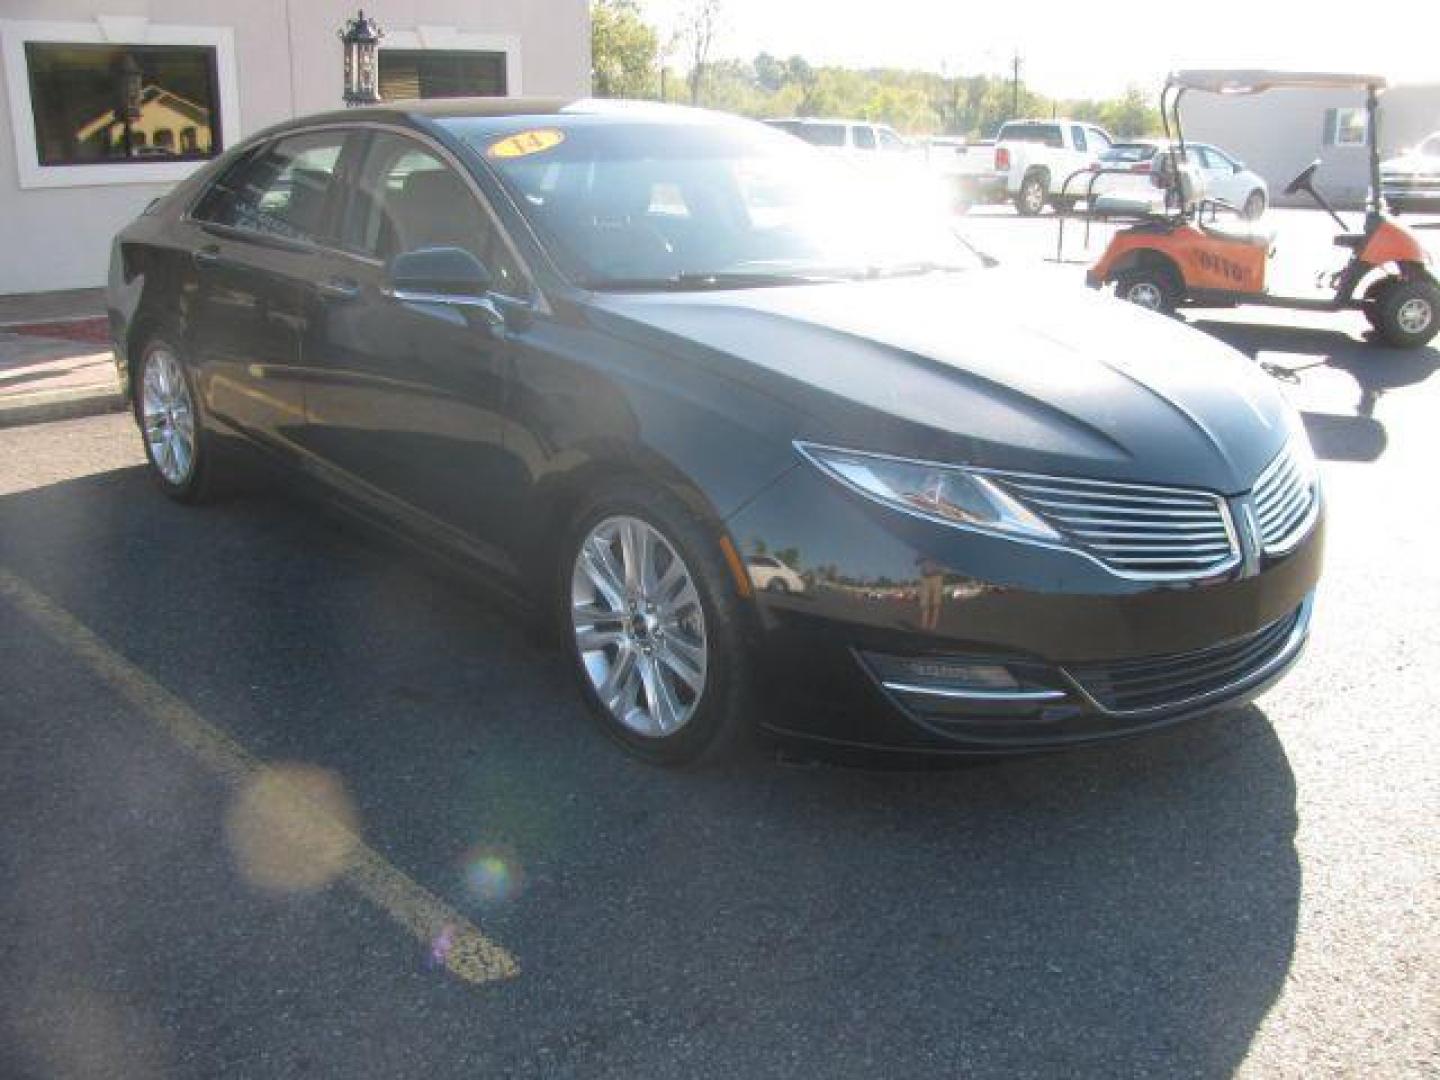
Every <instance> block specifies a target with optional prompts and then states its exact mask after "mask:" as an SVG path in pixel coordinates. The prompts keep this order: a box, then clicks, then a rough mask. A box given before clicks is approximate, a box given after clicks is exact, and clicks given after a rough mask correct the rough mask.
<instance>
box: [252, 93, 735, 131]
mask: <svg viewBox="0 0 1440 1080" xmlns="http://www.w3.org/2000/svg"><path fill="white" fill-rule="evenodd" d="M532 116H533V117H537V118H539V117H548V118H550V119H551V121H552V122H559V121H561V120H563V119H564V118H567V117H577V118H578V117H586V118H593V119H596V120H600V121H601V122H603V121H604V120H606V119H610V118H613V119H615V120H617V121H618V120H639V119H668V120H675V121H680V120H685V119H690V120H705V121H708V122H726V121H729V122H734V123H744V122H745V121H742V120H740V119H739V118H738V117H734V116H731V115H730V114H728V113H720V112H716V111H714V110H711V109H695V108H691V107H690V106H688V105H666V104H661V103H659V102H655V101H625V100H620V99H613V98H588V97H587V98H567V97H451V98H425V99H416V100H410V101H387V102H383V103H381V104H379V105H363V106H360V107H358V108H352V109H335V110H332V111H330V112H323V113H310V114H308V115H305V116H297V117H294V118H293V119H290V120H286V121H283V122H282V123H279V124H276V125H274V126H273V127H270V128H267V129H266V130H265V131H263V132H260V133H258V135H257V136H256V138H259V137H262V136H264V137H269V136H273V135H276V134H279V133H283V132H285V131H288V130H290V129H293V128H303V127H313V126H315V125H317V124H321V125H323V124H343V123H362V122H366V121H369V122H380V123H392V124H393V123H399V124H424V123H425V122H426V121H436V120H454V119H462V118H469V117H473V118H475V119H496V120H504V119H515V118H521V117H532Z"/></svg>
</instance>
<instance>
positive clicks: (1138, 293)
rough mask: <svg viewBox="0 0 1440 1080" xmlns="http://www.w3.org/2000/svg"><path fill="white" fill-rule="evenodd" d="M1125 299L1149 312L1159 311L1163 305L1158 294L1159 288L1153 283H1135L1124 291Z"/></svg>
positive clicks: (1162, 298)
mask: <svg viewBox="0 0 1440 1080" xmlns="http://www.w3.org/2000/svg"><path fill="white" fill-rule="evenodd" d="M1125 299H1126V300H1129V301H1130V302H1131V303H1132V304H1138V305H1140V306H1141V307H1142V308H1145V309H1147V310H1149V311H1159V310H1160V307H1161V305H1162V304H1163V303H1164V297H1163V296H1161V294H1160V286H1158V285H1156V284H1155V283H1154V282H1153V281H1137V282H1135V284H1133V285H1131V286H1130V288H1128V289H1126V290H1125Z"/></svg>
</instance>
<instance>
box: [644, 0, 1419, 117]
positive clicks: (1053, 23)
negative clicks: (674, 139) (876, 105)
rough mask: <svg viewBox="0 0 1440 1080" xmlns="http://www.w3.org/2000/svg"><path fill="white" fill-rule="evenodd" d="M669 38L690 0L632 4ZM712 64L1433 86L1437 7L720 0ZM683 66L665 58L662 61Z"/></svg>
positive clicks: (1065, 80) (1297, 1) (1042, 86)
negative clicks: (1257, 76)
mask: <svg viewBox="0 0 1440 1080" xmlns="http://www.w3.org/2000/svg"><path fill="white" fill-rule="evenodd" d="M641 2H642V6H643V7H644V8H645V11H646V14H647V17H648V18H649V20H650V22H651V23H652V24H653V25H655V26H656V27H657V28H658V29H659V30H660V31H661V40H662V41H664V39H665V36H666V34H667V32H668V31H669V30H670V28H672V27H673V26H674V25H676V22H677V14H679V13H683V12H684V11H686V10H687V9H688V8H689V7H690V6H691V4H692V0H641ZM721 3H722V13H723V14H722V21H721V33H720V37H719V39H718V41H717V43H716V47H715V53H714V54H715V55H716V56H735V57H745V58H749V57H752V56H754V55H755V54H756V53H757V52H761V51H764V52H769V53H773V54H775V55H777V56H781V57H785V56H789V55H791V54H792V53H800V54H802V55H804V56H805V57H806V58H807V59H808V60H810V61H811V62H812V63H829V64H844V65H846V66H850V67H867V66H876V67H915V68H925V69H928V70H931V71H940V70H941V69H942V65H943V66H944V67H945V69H947V70H949V71H951V72H958V73H962V74H967V75H968V74H975V73H985V72H989V73H994V74H1001V73H1004V74H1007V75H1008V73H1009V66H1010V56H1011V54H1012V53H1013V52H1015V51H1016V50H1017V49H1018V50H1019V52H1020V55H1021V58H1022V63H1023V67H1022V70H1021V77H1022V78H1024V79H1025V81H1026V83H1027V84H1028V85H1029V86H1030V87H1031V88H1032V89H1035V90H1038V91H1040V92H1041V93H1043V94H1048V95H1051V96H1054V97H1101V96H1106V95H1109V94H1114V93H1118V92H1119V91H1121V90H1123V89H1124V88H1125V86H1126V84H1127V83H1132V82H1133V83H1139V84H1140V85H1141V86H1143V87H1145V88H1146V89H1147V90H1148V89H1155V90H1158V88H1159V82H1160V80H1161V79H1162V78H1163V77H1164V74H1165V72H1167V71H1168V70H1170V69H1171V68H1175V67H1185V66H1190V67H1197V66H1212V67H1245V66H1256V67H1258V66H1268V67H1282V68H1293V69H1309V70H1315V69H1322V68H1323V69H1331V70H1339V71H1365V72H1370V71H1378V72H1379V74H1382V75H1385V76H1388V77H1389V78H1390V79H1392V80H1395V81H1401V82H1421V81H1423V82H1440V0H1387V2H1384V3H1379V4H1375V3H1374V0H1371V6H1370V7H1369V8H1368V9H1367V7H1366V6H1365V5H1364V4H1363V3H1359V2H1356V0H1350V2H1337V0H1309V2H1302V0H1208V2H1203V3H1194V4H1190V3H1176V4H1165V3H1161V2H1155V3H1145V2H1144V0H1141V2H1139V3H1137V2H1135V0H1108V2H1101V3H1086V2H1084V0H1025V2H1023V3H1020V4H1016V3H1013V2H1005V0H869V2H866V3H857V2H855V0H721ZM671 63H672V64H675V65H676V66H683V60H682V58H681V57H680V56H676V57H674V58H672V60H671Z"/></svg>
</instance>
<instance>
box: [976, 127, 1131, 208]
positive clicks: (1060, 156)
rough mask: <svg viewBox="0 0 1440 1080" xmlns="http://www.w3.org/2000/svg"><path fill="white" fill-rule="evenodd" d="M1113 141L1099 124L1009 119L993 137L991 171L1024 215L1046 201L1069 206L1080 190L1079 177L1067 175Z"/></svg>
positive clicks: (1093, 158)
mask: <svg viewBox="0 0 1440 1080" xmlns="http://www.w3.org/2000/svg"><path fill="white" fill-rule="evenodd" d="M1113 142H1114V140H1113V139H1111V138H1110V135H1109V134H1108V133H1107V132H1106V131H1105V129H1104V128H1100V127H1096V126H1095V125H1094V124H1088V123H1084V122H1082V121H1079V120H1012V121H1010V122H1009V123H1007V124H1005V125H1004V126H1002V127H1001V128H1000V132H999V134H998V135H996V136H995V171H996V172H997V173H998V174H1000V175H1001V176H1003V177H1004V178H1005V194H1006V196H1007V197H1008V198H1010V199H1011V200H1012V201H1013V202H1014V203H1015V209H1017V210H1019V211H1020V213H1021V214H1023V215H1025V216H1026V217H1031V216H1033V215H1035V214H1038V213H1040V212H1041V211H1042V210H1044V209H1045V207H1046V206H1047V205H1050V206H1054V207H1055V208H1056V209H1058V210H1069V209H1071V208H1072V207H1074V206H1075V204H1076V203H1077V202H1079V200H1080V195H1079V194H1078V193H1077V192H1079V191H1083V189H1084V184H1083V182H1082V181H1081V180H1080V179H1079V178H1076V179H1075V180H1073V181H1072V180H1071V177H1073V176H1074V175H1075V173H1076V172H1078V171H1080V170H1083V169H1085V168H1087V167H1088V166H1089V165H1091V164H1093V163H1094V162H1095V161H1096V160H1098V159H1099V157H1100V155H1101V154H1102V153H1104V152H1105V151H1106V150H1108V149H1110V147H1111V145H1112V144H1113ZM1067 181H1069V183H1068V184H1067Z"/></svg>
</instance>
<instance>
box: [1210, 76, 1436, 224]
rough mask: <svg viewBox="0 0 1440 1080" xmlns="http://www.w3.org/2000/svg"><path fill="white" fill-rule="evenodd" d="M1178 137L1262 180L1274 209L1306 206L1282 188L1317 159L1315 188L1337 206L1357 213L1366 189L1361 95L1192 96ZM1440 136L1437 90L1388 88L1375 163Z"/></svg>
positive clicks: (1305, 198)
mask: <svg viewBox="0 0 1440 1080" xmlns="http://www.w3.org/2000/svg"><path fill="white" fill-rule="evenodd" d="M1182 113H1183V116H1184V121H1185V135H1186V137H1187V138H1192V139H1195V140H1196V141H1197V142H1209V143H1214V144H1215V145H1216V146H1218V147H1220V148H1221V149H1223V150H1225V151H1226V152H1227V153H1229V154H1231V155H1233V156H1235V157H1238V158H1239V159H1240V160H1241V161H1243V162H1244V163H1245V164H1246V165H1248V166H1249V167H1250V168H1252V169H1254V170H1255V171H1256V172H1257V173H1259V174H1260V175H1261V176H1263V177H1264V178H1265V180H1266V182H1268V183H1269V185H1270V194H1271V197H1272V199H1273V200H1274V202H1275V203H1276V204H1277V205H1282V206H1284V205H1292V206H1309V205H1311V202H1310V199H1309V196H1306V195H1300V196H1286V195H1285V194H1284V190H1285V185H1286V184H1288V183H1289V182H1290V181H1291V180H1292V179H1294V177H1295V175H1296V174H1297V173H1299V172H1300V170H1301V169H1303V168H1304V167H1305V166H1306V165H1308V164H1310V162H1312V161H1314V160H1315V159H1316V158H1319V159H1320V160H1321V161H1322V162H1323V165H1322V166H1321V169H1320V173H1319V175H1318V177H1317V178H1316V181H1315V186H1316V187H1317V188H1319V189H1320V191H1321V192H1322V193H1323V194H1324V195H1325V197H1326V198H1327V199H1329V200H1330V201H1331V202H1333V203H1335V204H1336V205H1337V206H1349V207H1355V206H1359V205H1360V204H1362V203H1363V202H1364V201H1365V196H1366V192H1367V191H1368V190H1369V187H1370V176H1369V161H1370V158H1369V152H1368V151H1367V150H1366V128H1365V92H1364V91H1363V90H1273V91H1271V92H1269V93H1266V94H1256V95H1253V96H1250V95H1241V96H1236V97H1222V96H1220V95H1217V94H1202V93H1195V92H1191V93H1188V94H1186V95H1185V100H1184V103H1183V105H1182ZM1433 131H1440V83H1428V84H1424V85H1410V86H1396V87H1392V88H1391V89H1389V90H1388V91H1386V92H1385V93H1384V94H1382V95H1381V97H1380V155H1381V157H1393V156H1394V155H1396V154H1398V153H1399V152H1400V151H1401V150H1402V149H1404V148H1405V147H1408V146H1413V145H1414V144H1415V143H1418V142H1419V141H1420V140H1421V139H1423V138H1424V137H1425V136H1426V135H1428V134H1430V133H1431V132H1433Z"/></svg>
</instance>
